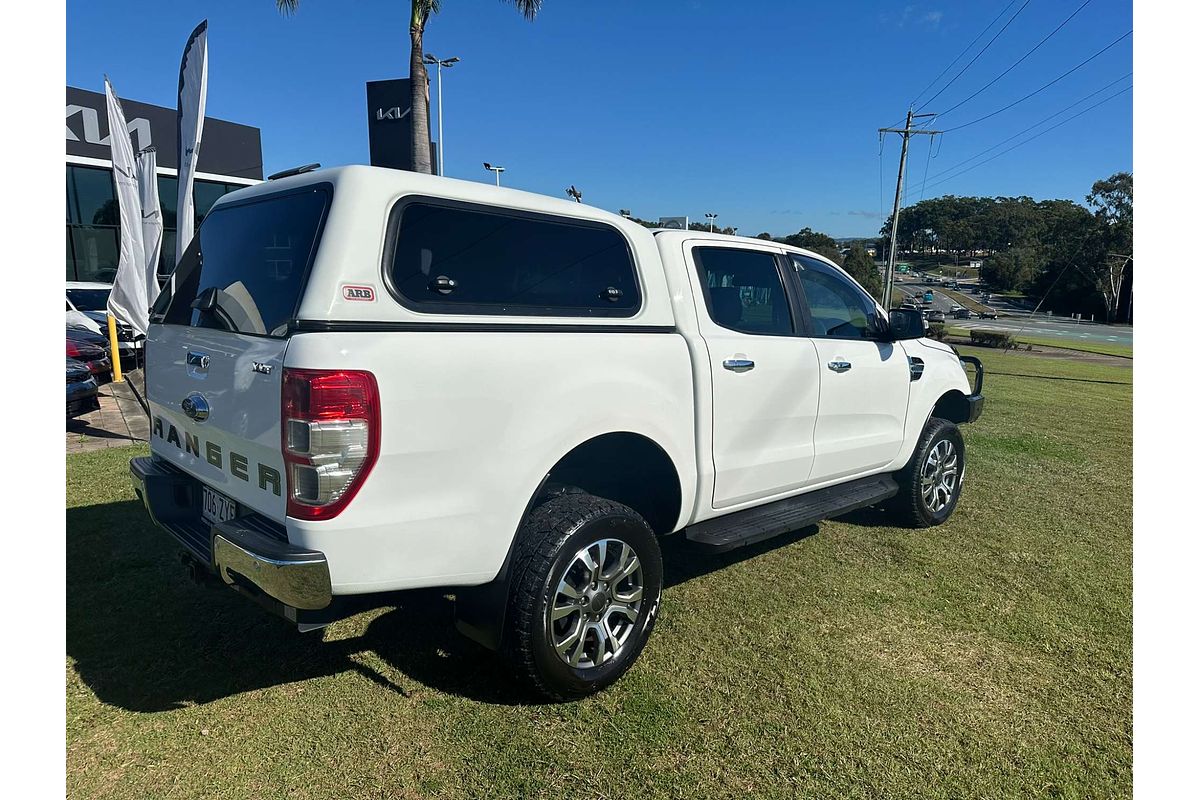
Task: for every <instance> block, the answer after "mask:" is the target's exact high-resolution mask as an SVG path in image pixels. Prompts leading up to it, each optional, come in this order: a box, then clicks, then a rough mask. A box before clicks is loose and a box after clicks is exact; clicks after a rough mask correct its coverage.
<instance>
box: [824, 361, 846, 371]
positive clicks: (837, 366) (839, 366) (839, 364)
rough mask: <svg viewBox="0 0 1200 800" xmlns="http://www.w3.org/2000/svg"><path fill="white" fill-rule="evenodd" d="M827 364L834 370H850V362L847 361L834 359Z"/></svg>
mask: <svg viewBox="0 0 1200 800" xmlns="http://www.w3.org/2000/svg"><path fill="white" fill-rule="evenodd" d="M828 366H829V368H830V369H831V370H833V371H834V372H849V371H850V362H849V361H840V360H834V361H830V362H829V365H828Z"/></svg>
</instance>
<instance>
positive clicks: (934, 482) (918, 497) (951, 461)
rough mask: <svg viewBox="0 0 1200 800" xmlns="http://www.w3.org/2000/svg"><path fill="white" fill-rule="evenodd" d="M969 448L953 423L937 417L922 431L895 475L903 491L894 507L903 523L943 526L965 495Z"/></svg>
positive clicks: (894, 499) (920, 525)
mask: <svg viewBox="0 0 1200 800" xmlns="http://www.w3.org/2000/svg"><path fill="white" fill-rule="evenodd" d="M966 467H967V451H966V447H965V446H964V444H963V437H962V432H961V431H960V430H959V429H958V426H957V425H955V424H954V423H953V422H950V421H949V420H944V419H938V418H937V417H933V418H931V419H930V420H929V423H928V424H927V425H926V426H925V430H924V431H923V432H922V433H921V438H920V440H919V441H918V442H917V447H916V449H915V450H914V451H913V455H912V458H911V459H909V461H908V463H907V464H905V466H904V469H902V470H900V471H899V472H897V473H896V474H895V478H896V483H898V484H899V485H900V492H899V493H898V494H897V495H896V496H895V497H894V498H893V499H892V503H891V510H892V512H893V513H894V514H895V515H896V517H897V519H898V521H899V522H901V523H903V524H907V525H911V526H912V527H915V528H929V527H933V526H934V525H941V524H942V523H943V522H945V521H946V520H948V519H949V518H950V515H951V514H953V513H954V509H955V507H957V506H958V498H959V497H960V496H961V495H962V487H963V475H964V473H965V471H966Z"/></svg>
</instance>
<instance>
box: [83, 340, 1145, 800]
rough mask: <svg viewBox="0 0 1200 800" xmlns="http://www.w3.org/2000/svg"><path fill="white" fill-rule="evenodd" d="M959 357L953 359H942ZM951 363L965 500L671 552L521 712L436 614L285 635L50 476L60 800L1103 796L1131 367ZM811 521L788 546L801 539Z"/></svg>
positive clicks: (1125, 636)
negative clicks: (55, 496) (576, 681)
mask: <svg viewBox="0 0 1200 800" xmlns="http://www.w3.org/2000/svg"><path fill="white" fill-rule="evenodd" d="M964 352H965V350H964ZM971 352H973V353H978V354H979V355H980V356H981V357H982V358H983V359H984V360H985V363H987V364H988V365H989V366H990V368H991V369H993V370H994V371H995V372H1020V373H1025V374H1035V375H1044V376H1050V377H1070V378H1078V379H1082V380H1079V381H1067V380H1050V379H1046V378H1024V377H1012V376H1008V375H999V374H993V375H989V376H988V378H987V382H986V390H985V391H986V394H987V396H988V400H987V403H988V405H987V408H986V410H985V412H984V416H983V417H982V419H981V420H980V421H979V422H978V423H976V424H975V425H973V426H968V428H967V429H966V440H967V447H968V459H969V466H968V469H967V473H966V475H967V484H966V490H965V494H964V497H963V500H962V502H961V504H960V506H959V508H958V511H957V513H956V514H955V516H954V517H953V518H952V520H951V521H950V522H949V523H947V524H946V525H944V526H942V527H940V528H936V529H933V530H925V531H913V530H903V529H896V528H892V527H889V526H888V523H887V521H886V519H885V518H883V517H882V516H881V515H880V514H879V513H877V512H873V511H866V512H856V514H854V515H853V516H852V517H851V518H850V519H843V520H840V521H834V522H826V523H822V524H821V526H820V527H819V530H817V529H810V530H808V531H802V532H798V533H796V534H792V535H789V536H787V537H784V538H782V539H777V540H774V541H771V542H767V543H764V544H763V545H760V546H756V547H754V548H751V549H749V550H748V551H743V552H741V553H738V554H733V555H731V556H728V557H724V558H710V557H701V556H697V555H695V554H693V553H691V552H690V551H688V550H687V549H686V548H685V547H683V544H684V543H683V542H682V541H678V540H668V542H667V543H666V546H665V562H666V570H667V582H668V588H667V589H666V590H665V593H664V600H663V607H662V613H661V617H660V619H659V623H658V626H657V628H656V630H655V633H654V637H653V638H652V640H651V642H650V644H649V646H648V647H647V649H646V651H645V653H644V654H643V655H642V658H641V660H640V661H639V662H638V664H637V665H635V667H634V668H633V669H632V670H631V671H630V673H629V674H628V675H627V676H626V677H625V678H624V679H623V680H622V681H621V682H620V683H618V684H617V685H616V686H614V687H613V688H611V689H610V690H608V691H606V692H604V693H603V694H601V695H599V696H597V697H593V698H590V699H588V700H585V701H582V702H579V703H574V704H569V705H539V704H536V703H534V702H533V701H532V700H531V698H529V697H528V696H527V695H525V694H523V693H522V692H521V691H520V690H519V689H518V687H517V686H516V685H515V684H514V683H513V681H512V680H511V679H510V678H509V677H508V676H507V673H506V671H505V668H504V666H503V662H501V661H500V660H499V659H497V658H496V657H495V656H493V655H492V654H490V653H489V652H487V651H485V650H483V649H481V648H479V647H477V646H475V645H474V644H472V643H470V642H468V641H466V640H464V639H462V638H460V637H459V636H458V635H457V634H456V633H455V632H454V630H453V627H452V624H451V612H450V605H449V602H448V600H447V599H446V598H445V597H444V596H443V595H441V594H440V593H437V592H417V593H411V594H408V595H401V596H399V598H398V602H399V605H398V606H395V607H392V608H388V609H384V610H380V611H376V612H369V613H365V614H361V615H359V616H356V617H353V618H351V619H348V620H345V621H343V622H340V623H338V624H336V625H334V626H332V627H331V628H329V629H328V630H326V631H325V632H324V634H323V635H322V634H316V635H307V636H300V635H299V634H296V633H294V632H293V631H292V630H291V629H289V628H288V627H287V626H286V624H285V623H283V622H281V621H277V620H275V619H274V618H271V617H268V616H266V615H265V613H264V612H262V611H260V610H258V608H257V607H255V606H253V605H251V604H250V603H248V602H247V601H245V600H243V599H242V598H240V597H239V596H237V595H235V594H234V593H232V592H229V591H225V590H220V591H218V590H211V589H202V588H198V587H195V586H193V585H191V584H190V583H188V582H187V581H186V579H185V578H184V576H183V571H182V569H181V568H180V566H179V561H178V556H177V551H176V549H175V548H174V546H173V545H172V544H171V543H170V542H169V541H168V540H167V538H166V536H165V534H161V533H159V532H157V531H156V530H154V529H153V528H152V527H151V525H150V523H149V521H148V520H147V518H146V515H145V514H144V512H143V511H142V510H141V508H140V507H139V506H138V505H137V504H136V503H135V502H134V498H133V494H132V492H131V491H130V489H129V487H128V480H127V477H126V461H127V459H128V458H129V457H130V456H131V455H134V454H137V453H138V452H139V450H138V449H137V448H132V449H128V450H123V451H122V450H107V451H100V452H97V453H89V454H84V455H78V456H71V457H69V458H68V461H67V628H66V645H67V670H66V700H67V720H66V744H67V789H68V794H69V795H71V796H73V797H88V798H94V797H100V798H106V797H117V798H145V797H155V798H159V797H163V798H168V797H169V798H176V797H206V798H209V797H216V798H246V797H256V798H257V797H262V798H267V797H288V798H324V797H337V798H347V797H373V798H406V797H424V796H434V797H447V798H459V797H480V798H506V797H512V798H517V797H554V798H557V797H561V796H563V795H568V794H570V795H580V796H586V797H600V798H624V797H638V798H643V797H678V798H691V797H738V798H741V797H777V798H794V797H836V798H858V797H862V798H885V797H886V798H907V797H913V798H916V797H921V798H925V797H935V798H939V797H944V798H962V797H972V798H974V797H987V798H999V797H1012V798H1026V797H1071V798H1091V797H1127V796H1130V794H1131V791H1132V789H1131V768H1132V767H1131V759H1132V747H1131V737H1132V719H1131V668H1132V653H1131V631H1132V607H1131V606H1132V603H1131V551H1132V520H1131V513H1132V491H1131V471H1132V464H1131V440H1132V431H1131V394H1132V393H1131V387H1129V386H1127V385H1110V384H1101V383H1087V382H1083V381H1084V380H1092V381H1098V380H1111V381H1119V382H1127V381H1129V380H1130V371H1129V370H1128V369H1122V368H1116V367H1109V366H1105V365H1097V364H1077V363H1074V362H1068V361H1062V360H1050V359H1042V358H1037V357H1035V356H1028V355H1013V354H997V353H995V352H990V351H986V350H972V351H971ZM814 531H815V532H814Z"/></svg>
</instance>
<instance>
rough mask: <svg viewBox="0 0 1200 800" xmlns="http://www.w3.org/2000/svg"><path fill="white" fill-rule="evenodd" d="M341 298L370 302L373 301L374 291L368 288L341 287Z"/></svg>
mask: <svg viewBox="0 0 1200 800" xmlns="http://www.w3.org/2000/svg"><path fill="white" fill-rule="evenodd" d="M342 297H344V298H346V299H347V300H365V301H367V302H371V301H373V300H374V299H375V290H374V289H372V288H371V287H370V286H343V287H342Z"/></svg>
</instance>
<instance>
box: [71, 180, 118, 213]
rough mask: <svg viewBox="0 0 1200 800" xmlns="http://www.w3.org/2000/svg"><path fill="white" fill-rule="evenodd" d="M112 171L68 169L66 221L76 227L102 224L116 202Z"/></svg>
mask: <svg viewBox="0 0 1200 800" xmlns="http://www.w3.org/2000/svg"><path fill="white" fill-rule="evenodd" d="M116 196H117V195H116V192H115V190H114V188H113V179H112V171H111V170H108V169H104V168H102V167H77V166H73V165H71V166H68V167H67V221H68V222H71V223H74V224H76V225H96V224H102V223H101V221H100V220H101V218H103V217H104V216H105V214H106V213H111V212H110V211H109V209H110V208H111V205H110V204H113V203H115V202H116Z"/></svg>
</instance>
